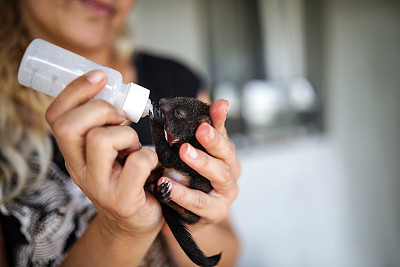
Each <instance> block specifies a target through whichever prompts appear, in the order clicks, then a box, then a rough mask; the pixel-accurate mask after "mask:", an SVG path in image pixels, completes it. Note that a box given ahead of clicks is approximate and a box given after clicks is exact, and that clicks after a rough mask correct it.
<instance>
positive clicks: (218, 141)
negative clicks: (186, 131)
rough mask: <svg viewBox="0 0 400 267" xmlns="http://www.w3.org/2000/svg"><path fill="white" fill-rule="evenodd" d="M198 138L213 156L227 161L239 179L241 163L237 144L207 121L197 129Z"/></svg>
mask: <svg viewBox="0 0 400 267" xmlns="http://www.w3.org/2000/svg"><path fill="white" fill-rule="evenodd" d="M196 138H197V140H198V141H199V142H200V144H201V145H202V146H203V147H204V148H205V149H206V150H207V152H208V153H209V154H210V155H212V156H213V157H215V158H217V159H220V160H223V161H224V162H226V163H227V164H228V165H229V166H230V167H231V168H232V171H233V174H234V177H235V178H236V179H238V178H239V177H240V174H241V165H240V162H239V160H238V158H237V155H236V148H235V145H234V144H233V143H232V142H231V141H230V139H228V138H227V137H225V136H224V135H223V134H221V133H219V132H218V131H217V130H216V129H215V128H213V127H212V126H211V125H209V124H207V123H202V124H201V125H200V126H199V128H198V129H197V131H196ZM206 177H208V176H206Z"/></svg>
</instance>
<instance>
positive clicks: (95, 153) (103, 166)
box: [86, 126, 141, 188]
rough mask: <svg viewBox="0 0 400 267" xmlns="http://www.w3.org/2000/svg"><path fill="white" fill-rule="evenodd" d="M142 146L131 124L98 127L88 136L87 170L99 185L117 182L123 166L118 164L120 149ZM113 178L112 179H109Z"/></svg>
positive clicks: (104, 185)
mask: <svg viewBox="0 0 400 267" xmlns="http://www.w3.org/2000/svg"><path fill="white" fill-rule="evenodd" d="M140 148H141V144H140V142H139V138H138V135H137V133H136V132H135V131H134V130H133V129H132V128H131V127H129V126H110V127H96V128H93V129H92V130H90V131H89V132H88V134H87V136H86V160H87V170H90V171H91V177H93V178H94V180H95V181H93V182H94V183H95V184H96V185H98V186H99V187H104V188H106V187H107V184H108V183H110V182H111V183H116V182H117V181H116V180H117V178H116V177H117V176H118V175H119V173H120V171H121V169H122V167H121V166H120V165H119V164H116V162H115V161H116V158H117V156H118V153H119V151H123V150H127V151H128V150H129V151H136V150H139V149H140ZM109 179H111V181H109Z"/></svg>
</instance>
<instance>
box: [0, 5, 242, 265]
mask: <svg viewBox="0 0 400 267" xmlns="http://www.w3.org/2000/svg"><path fill="white" fill-rule="evenodd" d="M0 2H1V9H0V10H1V11H0V20H1V28H0V47H1V49H0V50H1V51H0V62H1V63H0V65H1V66H0V69H1V71H0V73H1V74H0V75H1V76H0V77H1V78H0V90H1V98H0V99H1V100H0V101H1V103H0V114H1V115H0V125H1V128H0V129H1V138H0V140H1V141H0V152H1V153H0V171H1V180H0V181H1V185H0V186H1V192H0V198H1V204H2V205H1V206H0V219H1V226H2V230H3V231H0V234H1V235H2V236H0V240H1V241H0V265H1V266H7V264H8V265H17V266H18V265H19V266H26V265H45V266H58V265H63V266H137V265H141V266H145V265H149V266H169V265H172V266H190V265H192V263H191V262H190V261H189V260H188V259H187V257H186V256H185V255H184V254H183V252H182V250H181V249H180V248H179V246H178V245H177V243H176V241H175V240H174V238H173V237H172V235H171V233H170V231H169V230H168V227H166V226H165V223H164V221H163V218H162V214H161V209H160V206H159V204H158V202H157V201H156V200H155V199H154V197H153V196H152V195H151V194H149V193H147V192H145V191H144V190H143V186H144V183H145V181H146V179H147V177H148V176H149V174H150V172H151V170H152V169H153V168H154V167H155V166H156V164H157V156H156V154H155V153H154V152H153V151H152V150H150V149H147V148H142V144H146V143H148V141H149V132H148V130H149V129H148V128H146V126H147V125H148V123H146V121H145V120H143V122H142V123H141V124H138V125H134V126H133V127H134V128H135V129H136V130H134V129H133V128H132V127H129V126H126V121H125V114H124V112H123V111H121V110H118V109H116V108H114V107H112V106H111V105H109V104H107V103H106V102H104V101H100V100H96V101H89V102H88V100H89V99H91V98H92V97H93V96H95V95H96V94H97V93H98V92H99V91H100V90H101V89H102V88H103V86H104V84H105V82H106V76H105V75H104V73H103V72H101V71H92V72H89V73H87V74H85V75H83V76H81V77H79V78H77V79H76V80H74V81H73V82H72V83H71V84H70V85H68V86H67V87H66V89H65V90H64V91H63V92H62V93H61V94H60V95H59V96H58V97H57V98H55V99H54V100H53V99H49V98H48V97H46V96H44V95H42V94H40V93H38V92H35V91H34V90H31V89H29V88H24V87H21V86H20V85H18V83H17V79H16V73H17V69H18V64H19V62H20V60H21V58H22V54H23V52H24V50H25V48H26V47H27V45H28V43H29V41H31V40H33V39H34V38H41V39H44V40H47V41H49V42H52V43H54V44H56V45H59V46H62V47H64V48H66V49H68V50H71V51H73V52H75V53H78V54H80V55H83V56H85V57H87V58H89V59H91V60H93V61H96V62H98V63H101V64H103V65H106V66H109V67H111V68H114V69H116V70H118V71H120V72H121V73H122V75H123V77H124V82H129V81H134V82H136V83H139V84H141V85H143V86H145V87H148V88H149V89H151V96H150V98H151V99H152V100H153V101H158V99H159V98H161V97H171V96H175V95H184V96H196V95H197V96H198V97H199V96H200V95H202V92H201V90H200V85H201V84H200V82H199V80H198V79H197V78H196V77H195V75H193V74H192V73H191V72H190V71H188V70H187V69H186V68H184V67H183V66H181V65H179V64H177V63H175V62H172V61H169V60H164V59H159V58H157V57H152V56H149V55H145V54H138V55H136V56H134V57H133V59H132V57H126V56H123V55H122V53H119V51H118V49H117V48H116V46H115V43H116V40H117V39H118V38H119V36H120V35H121V32H122V30H123V27H124V21H125V19H126V17H127V15H128V13H129V11H130V10H131V8H132V7H133V6H134V5H135V3H136V1H135V0H115V1H106V0H18V1H12V0H0ZM165 77H168V79H165ZM171 88H173V92H171ZM228 106H229V104H228V103H227V102H226V101H224V100H219V101H216V102H215V103H214V104H213V105H212V108H211V117H212V120H213V125H214V128H213V127H211V126H209V125H207V124H203V125H201V126H200V127H199V129H198V131H197V133H196V137H197V139H198V140H199V141H200V143H201V144H202V145H203V146H204V147H205V148H206V149H207V151H208V152H209V153H210V154H211V155H212V156H209V155H207V154H205V153H203V152H201V151H198V150H196V149H195V148H193V147H191V146H190V145H188V144H185V145H183V146H182V148H181V150H180V156H181V158H182V160H183V161H185V162H186V163H187V164H188V165H189V166H191V167H192V168H194V169H195V170H197V171H198V172H199V173H201V174H202V175H204V176H205V177H207V178H208V179H209V180H210V181H211V182H212V185H213V187H214V190H213V191H212V192H210V193H209V194H205V193H202V192H198V191H195V190H191V189H188V188H186V187H184V186H182V185H180V184H179V183H176V182H174V181H173V180H171V182H172V184H173V185H172V188H173V189H172V192H171V199H172V200H173V201H175V202H176V203H178V204H179V205H181V206H183V207H184V208H186V209H188V210H191V211H192V212H194V213H196V214H198V215H199V216H201V217H202V219H201V222H200V223H198V224H196V225H195V226H193V227H191V229H190V230H191V232H192V233H193V236H194V238H195V239H196V241H197V242H198V244H199V247H200V248H202V249H203V250H204V251H205V253H206V254H208V255H213V254H216V253H219V252H221V251H223V256H222V259H221V261H220V265H221V266H232V265H234V262H235V259H236V257H237V251H238V240H237V238H236V236H235V234H234V232H233V231H232V229H231V227H230V224H229V220H228V217H227V214H228V210H229V206H230V204H231V203H232V202H233V200H234V199H235V198H236V196H237V192H238V187H237V183H236V180H237V179H238V177H239V176H240V164H239V162H238V160H237V157H236V154H235V151H234V146H233V144H232V142H231V141H230V140H229V138H228V137H227V133H226V130H225V127H224V121H225V118H226V113H227V110H228ZM46 120H47V122H46ZM49 126H50V127H49ZM53 136H54V138H53ZM54 140H57V142H54ZM52 151H53V152H52ZM60 151H61V152H62V154H61V153H60ZM121 153H123V154H126V155H128V156H127V160H126V162H125V164H124V165H123V166H121V165H120V164H119V163H118V161H117V157H118V156H119V155H120V154H121ZM64 160H65V162H64ZM65 167H66V168H65ZM166 179H168V178H166ZM72 181H73V182H72ZM78 187H79V189H80V190H78ZM82 192H83V193H82Z"/></svg>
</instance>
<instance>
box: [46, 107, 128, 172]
mask: <svg viewBox="0 0 400 267" xmlns="http://www.w3.org/2000/svg"><path fill="white" fill-rule="evenodd" d="M124 119H125V114H124V113H123V112H121V111H120V110H119V109H116V108H115V107H113V106H112V105H111V104H109V103H107V102H105V101H102V100H94V101H90V102H88V103H87V104H85V105H81V106H79V107H77V108H75V109H73V110H71V111H69V112H67V113H65V114H62V115H61V116H59V117H58V118H56V119H55V120H54V121H53V123H52V129H53V132H54V135H55V137H56V139H57V143H58V145H59V147H60V150H61V152H62V153H63V155H64V157H65V160H66V161H67V162H68V164H69V166H70V168H75V169H81V168H83V167H84V166H85V165H86V159H85V145H84V144H85V136H86V134H87V132H88V131H90V130H91V129H92V128H95V127H99V126H103V125H109V124H119V123H122V122H123V121H124ZM76 171H77V170H76Z"/></svg>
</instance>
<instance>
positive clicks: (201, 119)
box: [198, 115, 212, 125]
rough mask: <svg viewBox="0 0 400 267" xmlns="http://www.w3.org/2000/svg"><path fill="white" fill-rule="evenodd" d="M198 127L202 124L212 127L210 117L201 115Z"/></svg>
mask: <svg viewBox="0 0 400 267" xmlns="http://www.w3.org/2000/svg"><path fill="white" fill-rule="evenodd" d="M198 122H199V125H200V124H202V123H203V122H207V123H208V124H210V125H212V122H211V117H210V116H208V115H202V116H200V117H199V118H198Z"/></svg>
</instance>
